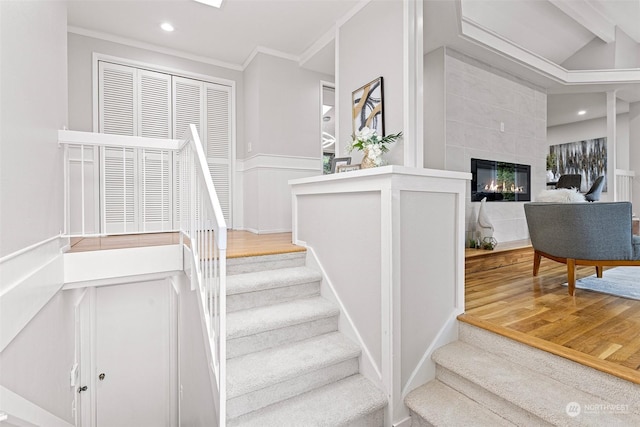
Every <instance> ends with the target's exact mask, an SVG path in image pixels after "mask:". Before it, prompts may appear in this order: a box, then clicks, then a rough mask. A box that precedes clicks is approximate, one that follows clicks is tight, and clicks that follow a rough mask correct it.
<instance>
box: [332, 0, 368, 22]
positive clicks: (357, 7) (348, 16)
mask: <svg viewBox="0 0 640 427" xmlns="http://www.w3.org/2000/svg"><path fill="white" fill-rule="evenodd" d="M371 1H372V0H360V2H359V3H358V4H356V5H355V6H354V7H352V8H351V9H350V10H349V11H348V12H347V13H345V14H344V15H343V16H342V17H341V18H340V19H338V20H337V21H336V27H337V28H340V27H342V26H343V25H344V24H346V23H347V22H348V21H349V20H350V19H351V18H353V17H354V16H355V15H356V14H357V13H358V12H360V11H361V10H362V9H363V8H364V7H365V6H366V5H368V4H369V3H371Z"/></svg>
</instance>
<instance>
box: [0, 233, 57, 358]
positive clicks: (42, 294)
mask: <svg viewBox="0 0 640 427" xmlns="http://www.w3.org/2000/svg"><path fill="white" fill-rule="evenodd" d="M66 244H67V241H66V239H65V238H63V237H61V236H53V237H51V238H49V239H46V240H43V241H42V242H40V243H37V244H35V245H32V246H29V247H28V248H25V249H22V250H20V251H18V252H15V253H13V254H10V255H8V256H5V257H3V258H2V260H0V277H2V283H0V306H2V310H0V324H1V325H2V328H0V352H2V351H3V350H4V349H5V348H6V347H7V345H9V343H10V342H11V341H12V340H13V339H14V338H15V337H16V336H17V335H18V334H19V333H20V331H21V330H22V329H23V328H24V327H25V326H26V325H27V324H28V323H29V322H30V321H31V319H33V318H34V317H35V316H36V315H37V314H38V312H39V311H40V310H41V309H42V307H44V306H45V305H46V304H47V303H48V302H49V300H51V298H53V296H54V295H55V294H56V293H57V292H58V291H59V290H60V289H62V285H63V283H64V263H63V255H62V248H63V247H64V246H65V245H66Z"/></svg>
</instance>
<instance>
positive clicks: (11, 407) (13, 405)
mask: <svg viewBox="0 0 640 427" xmlns="http://www.w3.org/2000/svg"><path fill="white" fill-rule="evenodd" d="M0 402H2V413H4V414H5V415H6V416H7V418H5V419H6V420H7V421H8V422H9V423H10V424H11V425H16V426H21V427H22V426H47V427H73V424H71V423H68V422H67V421H65V420H63V419H62V418H58V417H57V416H55V415H53V414H52V413H51V412H49V411H47V410H46V409H44V408H42V407H40V406H38V405H36V404H35V403H33V402H31V401H29V400H27V399H25V398H24V397H22V396H19V395H17V394H16V393H14V392H12V391H11V390H9V389H8V388H6V387H4V386H2V385H0ZM0 414H1V413H0ZM2 421H3V420H2V418H0V422H2Z"/></svg>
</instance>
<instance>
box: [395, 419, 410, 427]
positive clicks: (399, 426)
mask: <svg viewBox="0 0 640 427" xmlns="http://www.w3.org/2000/svg"><path fill="white" fill-rule="evenodd" d="M393 427H411V417H407V418H404V419H403V420H401V421H398V422H397V423H395V424H394V425H393Z"/></svg>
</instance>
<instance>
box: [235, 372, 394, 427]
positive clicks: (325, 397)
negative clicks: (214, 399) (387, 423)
mask: <svg viewBox="0 0 640 427" xmlns="http://www.w3.org/2000/svg"><path fill="white" fill-rule="evenodd" d="M386 404H387V401H386V398H385V395H384V393H383V392H381V391H380V390H378V389H377V388H376V387H375V386H374V385H373V384H372V383H371V382H370V381H369V380H367V379H366V378H364V377H363V376H362V375H359V374H357V375H353V376H350V377H348V378H345V379H343V380H341V381H338V382H335V383H332V384H329V385H326V386H324V387H321V388H318V389H315V390H313V391H310V392H308V393H305V394H302V395H300V396H296V397H294V398H292V399H288V400H285V401H283V402H280V403H277V404H274V405H271V406H268V407H266V408H263V409H260V410H258V411H255V412H253V413H251V414H247V415H244V416H242V417H239V418H236V419H234V420H229V422H228V423H227V425H228V426H229V427H252V426H256V427H300V426H305V427H312V426H313V427H346V426H349V427H382V426H383V425H384V407H385V406H386Z"/></svg>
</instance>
